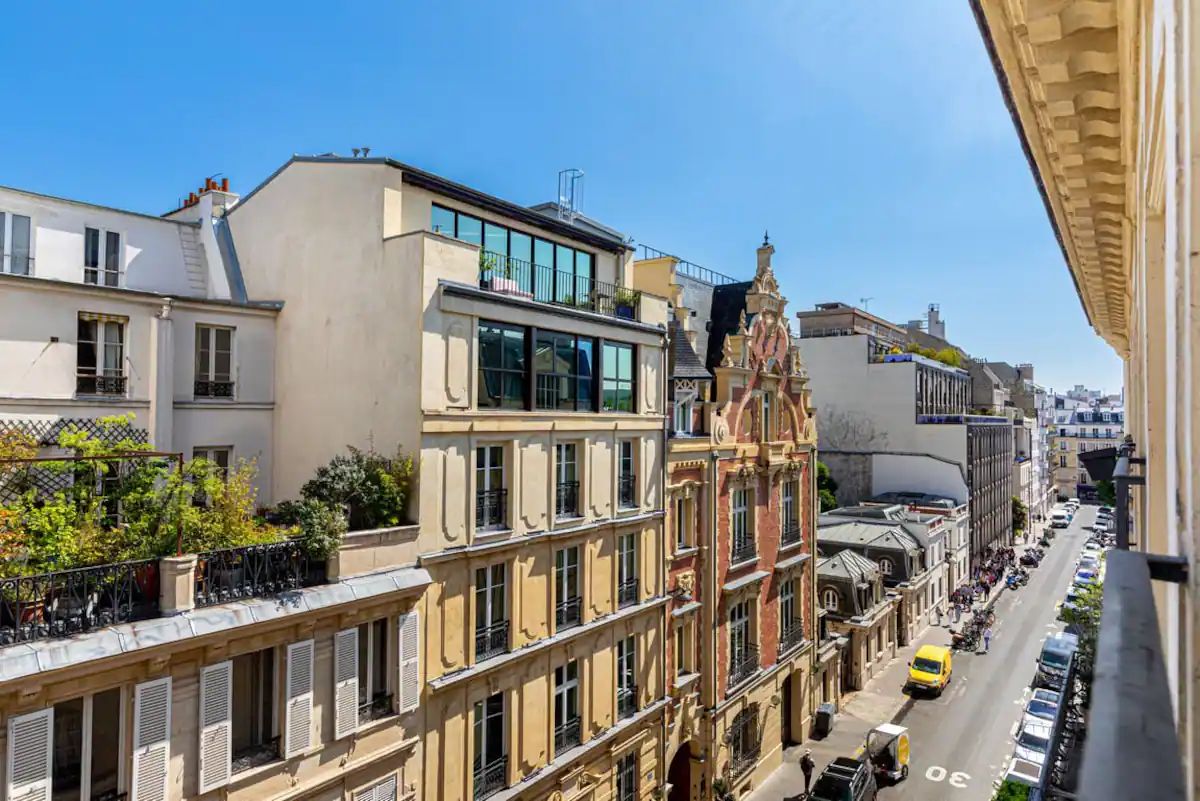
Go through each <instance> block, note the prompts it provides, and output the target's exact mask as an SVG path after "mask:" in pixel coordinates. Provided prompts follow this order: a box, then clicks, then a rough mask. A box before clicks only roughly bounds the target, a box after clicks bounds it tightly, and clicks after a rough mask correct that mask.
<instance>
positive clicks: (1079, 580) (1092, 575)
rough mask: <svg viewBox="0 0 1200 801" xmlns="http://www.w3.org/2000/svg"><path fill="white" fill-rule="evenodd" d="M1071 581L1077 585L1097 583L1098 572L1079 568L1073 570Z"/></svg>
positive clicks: (1098, 581) (1098, 580)
mask: <svg viewBox="0 0 1200 801" xmlns="http://www.w3.org/2000/svg"><path fill="white" fill-rule="evenodd" d="M1071 583H1072V584H1076V585H1079V586H1084V585H1091V584H1099V583H1100V572H1099V571H1097V570H1088V569H1087V568H1080V569H1079V570H1076V571H1075V578H1073V579H1071Z"/></svg>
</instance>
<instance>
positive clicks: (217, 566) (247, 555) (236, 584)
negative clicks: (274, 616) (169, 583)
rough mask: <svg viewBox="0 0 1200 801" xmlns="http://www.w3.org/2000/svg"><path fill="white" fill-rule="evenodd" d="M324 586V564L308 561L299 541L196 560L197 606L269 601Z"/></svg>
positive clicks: (212, 553)
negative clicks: (291, 591)
mask: <svg viewBox="0 0 1200 801" xmlns="http://www.w3.org/2000/svg"><path fill="white" fill-rule="evenodd" d="M323 583H325V564H324V563H323V562H317V561H314V560H311V559H309V558H308V555H307V554H305V552H304V549H303V547H302V546H301V544H300V542H299V540H284V541H282V542H270V543H262V544H259V545H246V546H243V547H241V548H225V549H222V550H219V551H208V552H207V553H202V554H199V555H198V556H197V559H196V606H197V607H205V606H213V605H215V604H223V603H228V602H230V601H237V600H241V599H244V598H268V597H270V596H272V595H278V594H279V593H281V592H287V591H289V590H298V589H301V588H302V587H313V586H316V585H318V584H323Z"/></svg>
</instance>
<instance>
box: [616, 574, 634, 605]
mask: <svg viewBox="0 0 1200 801" xmlns="http://www.w3.org/2000/svg"><path fill="white" fill-rule="evenodd" d="M637 602H638V580H637V579H636V578H631V579H625V580H624V581H622V582H621V583H620V584H618V585H617V606H618V607H626V606H632V605H633V604H636V603H637Z"/></svg>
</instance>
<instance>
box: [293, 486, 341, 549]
mask: <svg viewBox="0 0 1200 801" xmlns="http://www.w3.org/2000/svg"><path fill="white" fill-rule="evenodd" d="M299 517H300V544H301V547H303V548H304V552H305V553H307V554H308V555H309V557H310V558H312V559H328V558H329V557H330V556H333V554H334V553H336V552H337V550H338V548H340V547H342V540H343V539H344V538H345V536H346V529H347V525H346V517H345V515H343V514H342V513H341V512H340V511H339V510H337V509H334V508H333V507H331V506H329V505H328V504H324V503H321V502H320V501H313V500H307V501H304V502H303V503H302V504H299Z"/></svg>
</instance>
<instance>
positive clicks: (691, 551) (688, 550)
mask: <svg viewBox="0 0 1200 801" xmlns="http://www.w3.org/2000/svg"><path fill="white" fill-rule="evenodd" d="M698 553H700V548H699V547H697V546H695V545H688V546H686V547H683V548H678V549H676V551H675V553H674V554H672V556H671V558H672V559H683V558H684V557H686V556H695V555H696V554H698Z"/></svg>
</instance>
